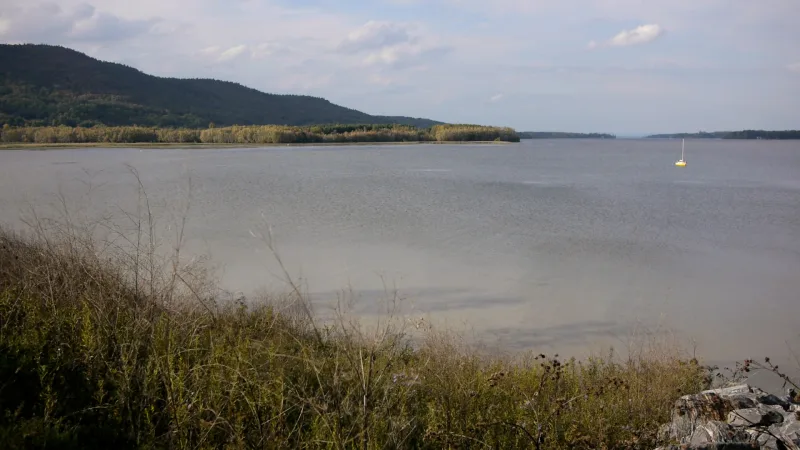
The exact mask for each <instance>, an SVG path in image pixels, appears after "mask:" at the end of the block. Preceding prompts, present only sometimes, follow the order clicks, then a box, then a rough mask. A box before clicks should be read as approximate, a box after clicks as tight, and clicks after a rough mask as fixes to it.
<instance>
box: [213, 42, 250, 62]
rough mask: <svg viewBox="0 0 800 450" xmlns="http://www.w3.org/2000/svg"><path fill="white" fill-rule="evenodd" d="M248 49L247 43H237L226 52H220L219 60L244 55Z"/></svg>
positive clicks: (228, 59)
mask: <svg viewBox="0 0 800 450" xmlns="http://www.w3.org/2000/svg"><path fill="white" fill-rule="evenodd" d="M246 50H247V46H246V45H237V46H235V47H231V48H229V49H227V50H225V51H224V52H222V53H220V55H219V57H218V58H217V61H230V60H232V59H234V58H236V57H238V56H240V55H242V54H243V53H244V52H245V51H246Z"/></svg>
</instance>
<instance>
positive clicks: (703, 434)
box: [659, 384, 800, 450]
mask: <svg viewBox="0 0 800 450" xmlns="http://www.w3.org/2000/svg"><path fill="white" fill-rule="evenodd" d="M792 394H794V393H793V392H792V393H790V395H789V396H787V397H784V398H779V397H777V396H775V395H772V394H768V393H766V392H764V391H762V390H761V389H758V388H755V387H752V386H750V385H747V384H742V385H738V386H732V387H727V388H722V389H712V390H708V391H703V392H701V393H699V394H694V395H685V396H683V397H681V398H680V399H678V400H677V401H676V402H675V408H674V409H673V411H672V421H671V422H670V423H668V424H665V425H663V426H662V427H661V430H660V432H659V434H660V436H659V437H660V438H661V440H662V442H669V443H670V445H668V446H666V447H662V448H661V449H660V450H673V449H675V450H677V449H754V448H761V449H770V450H783V449H790V450H800V404H797V403H795V400H796V397H795V396H794V395H792Z"/></svg>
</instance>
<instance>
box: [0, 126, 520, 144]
mask: <svg viewBox="0 0 800 450" xmlns="http://www.w3.org/2000/svg"><path fill="white" fill-rule="evenodd" d="M426 141H435V142H459V141H460V142H474V141H499V142H519V136H517V134H516V132H515V131H514V130H513V129H511V128H500V127H485V126H478V125H434V126H433V127H432V128H430V129H419V128H415V127H412V126H406V125H315V126H310V127H288V126H278V125H262V126H232V127H222V128H217V127H214V128H208V129H204V130H196V129H182V128H178V129H175V128H148V127H105V126H100V127H92V128H83V127H76V128H72V127H66V126H61V127H9V126H8V125H5V126H3V128H2V129H0V143H5V144H71V143H182V144H192V143H202V144H305V143H347V142H426Z"/></svg>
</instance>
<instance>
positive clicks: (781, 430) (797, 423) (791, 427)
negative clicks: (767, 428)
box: [775, 417, 800, 446]
mask: <svg viewBox="0 0 800 450" xmlns="http://www.w3.org/2000/svg"><path fill="white" fill-rule="evenodd" d="M776 428H777V430H775V431H777V433H776V434H778V435H779V436H780V437H782V438H783V439H784V440H786V441H789V442H792V443H793V444H795V445H798V446H800V420H797V417H794V418H793V420H792V419H790V420H787V421H786V422H784V423H783V424H782V425H781V426H780V427H776Z"/></svg>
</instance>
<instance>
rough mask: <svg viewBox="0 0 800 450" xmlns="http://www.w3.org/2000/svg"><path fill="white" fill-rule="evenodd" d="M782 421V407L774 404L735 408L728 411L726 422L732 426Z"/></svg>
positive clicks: (764, 424)
mask: <svg viewBox="0 0 800 450" xmlns="http://www.w3.org/2000/svg"><path fill="white" fill-rule="evenodd" d="M776 423H783V409H782V408H781V407H779V406H774V405H759V406H758V407H757V408H747V409H737V410H734V411H731V412H729V413H728V424H730V425H731V426H734V427H757V426H769V425H773V424H776Z"/></svg>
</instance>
